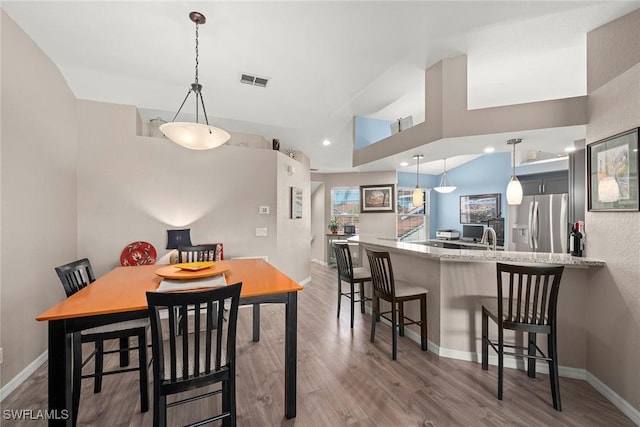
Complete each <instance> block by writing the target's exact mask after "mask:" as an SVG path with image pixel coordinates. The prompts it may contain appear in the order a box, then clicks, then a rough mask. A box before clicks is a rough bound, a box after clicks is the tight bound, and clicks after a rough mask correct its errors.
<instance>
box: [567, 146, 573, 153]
mask: <svg viewBox="0 0 640 427" xmlns="http://www.w3.org/2000/svg"><path fill="white" fill-rule="evenodd" d="M564 151H565V153H573V152H574V151H576V147H574V146H571V147H567V148H565V149H564Z"/></svg>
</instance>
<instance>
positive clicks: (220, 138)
mask: <svg viewBox="0 0 640 427" xmlns="http://www.w3.org/2000/svg"><path fill="white" fill-rule="evenodd" d="M189 18H190V19H191V21H193V22H194V23H195V24H196V78H195V83H191V89H189V91H188V92H187V96H185V98H184V100H183V101H182V104H181V105H180V108H179V109H178V112H177V113H176V115H175V116H174V117H173V120H171V123H165V124H163V125H161V126H160V131H161V132H162V133H163V134H164V135H165V136H166V137H167V138H169V139H170V140H172V141H173V142H175V143H176V144H179V145H182V146H183V147H186V148H189V149H191V150H208V149H210V148H215V147H219V146H220V145H222V144H224V143H225V142H227V141H228V140H229V138H231V135H229V133H228V132H227V131H225V130H222V129H220V128H217V127H214V126H210V125H209V119H208V118H207V110H206V109H205V108H204V99H203V98H202V85H201V84H200V83H198V28H199V26H200V24H204V23H205V22H207V18H206V17H205V16H204V15H203V14H201V13H200V12H191V13H190V14H189ZM191 92H193V93H194V94H195V96H196V121H195V123H192V122H176V121H175V119H176V117H178V114H180V111H181V110H182V107H183V106H184V103H185V102H187V99H188V98H189V95H191ZM200 105H202V113H203V115H204V120H205V123H206V124H201V123H198V112H199V111H198V110H199V106H200Z"/></svg>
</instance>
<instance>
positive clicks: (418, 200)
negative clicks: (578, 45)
mask: <svg viewBox="0 0 640 427" xmlns="http://www.w3.org/2000/svg"><path fill="white" fill-rule="evenodd" d="M423 157H424V156H423V155H422V154H416V155H415V156H413V158H414V159H416V189H415V190H413V206H415V207H416V208H419V207H420V206H422V205H423V204H424V192H423V191H422V190H421V189H420V184H419V183H418V178H419V177H420V159H421V158H423Z"/></svg>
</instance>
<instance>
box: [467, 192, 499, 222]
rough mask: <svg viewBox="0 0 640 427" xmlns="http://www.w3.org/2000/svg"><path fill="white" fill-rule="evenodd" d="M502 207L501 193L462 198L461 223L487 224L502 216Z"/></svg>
mask: <svg viewBox="0 0 640 427" xmlns="http://www.w3.org/2000/svg"><path fill="white" fill-rule="evenodd" d="M500 206H501V205H500V193H495V194H474V195H469V196H460V223H461V224H486V223H487V221H488V220H490V219H492V218H498V217H499V216H500V214H501V212H500Z"/></svg>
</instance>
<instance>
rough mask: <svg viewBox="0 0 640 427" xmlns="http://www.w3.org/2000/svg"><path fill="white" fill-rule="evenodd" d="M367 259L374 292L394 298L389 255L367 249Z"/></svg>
mask: <svg viewBox="0 0 640 427" xmlns="http://www.w3.org/2000/svg"><path fill="white" fill-rule="evenodd" d="M367 258H368V259H369V268H370V270H371V283H373V290H374V292H376V293H378V294H382V295H386V296H388V297H389V298H395V295H396V291H395V283H394V279H393V268H392V266H391V257H390V256H389V253H388V252H383V251H373V250H371V249H367Z"/></svg>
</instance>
